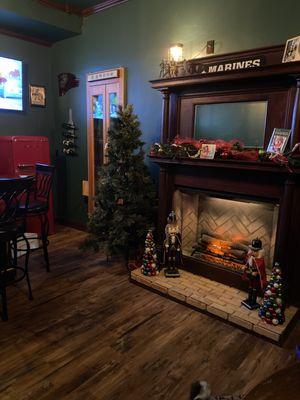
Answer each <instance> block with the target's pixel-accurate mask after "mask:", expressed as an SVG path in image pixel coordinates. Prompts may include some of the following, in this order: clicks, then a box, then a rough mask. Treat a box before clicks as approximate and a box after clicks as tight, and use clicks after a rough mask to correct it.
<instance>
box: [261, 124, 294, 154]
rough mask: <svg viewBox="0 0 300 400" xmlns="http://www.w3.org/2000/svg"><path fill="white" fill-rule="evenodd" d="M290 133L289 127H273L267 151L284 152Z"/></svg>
mask: <svg viewBox="0 0 300 400" xmlns="http://www.w3.org/2000/svg"><path fill="white" fill-rule="evenodd" d="M290 134H291V130H290V129H278V128H275V129H274V131H273V134H272V137H271V139H270V142H269V145H268V149H267V151H269V152H270V153H280V154H282V153H284V150H285V148H286V145H287V142H288V140H289V137H290Z"/></svg>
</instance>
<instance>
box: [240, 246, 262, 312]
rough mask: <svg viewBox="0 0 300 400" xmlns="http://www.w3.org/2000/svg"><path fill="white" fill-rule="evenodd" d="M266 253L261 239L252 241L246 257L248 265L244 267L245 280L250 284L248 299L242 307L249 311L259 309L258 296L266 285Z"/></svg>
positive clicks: (243, 302)
mask: <svg viewBox="0 0 300 400" xmlns="http://www.w3.org/2000/svg"><path fill="white" fill-rule="evenodd" d="M263 255H264V252H263V249H262V241H261V240H260V239H259V238H256V239H254V240H252V243H251V245H250V246H249V251H248V253H247V257H246V265H245V267H244V274H243V279H245V280H247V281H248V283H249V287H248V298H247V299H245V300H243V301H242V305H243V306H245V307H247V308H248V309H249V310H254V309H256V308H258V307H259V304H258V303H257V295H258V293H259V292H261V291H262V290H263V289H264V287H265V285H266V283H267V275H266V267H265V260H264V257H263Z"/></svg>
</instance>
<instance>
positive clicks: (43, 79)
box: [0, 35, 54, 149]
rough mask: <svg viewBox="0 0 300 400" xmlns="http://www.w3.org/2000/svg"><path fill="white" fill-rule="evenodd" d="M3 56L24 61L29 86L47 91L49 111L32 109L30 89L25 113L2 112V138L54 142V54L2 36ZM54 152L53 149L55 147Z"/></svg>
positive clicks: (1, 52)
mask: <svg viewBox="0 0 300 400" xmlns="http://www.w3.org/2000/svg"><path fill="white" fill-rule="evenodd" d="M0 43H1V46H0V55H1V56H3V57H10V58H16V59H19V60H22V61H23V62H24V64H25V70H26V72H25V75H26V76H27V84H30V83H31V84H36V85H42V86H45V87H46V95H47V107H46V108H39V107H30V106H29V101H28V86H27V84H26V83H25V85H26V86H25V91H26V96H27V99H26V100H25V111H24V112H11V111H2V110H1V111H0V118H1V123H0V135H2V136H3V135H42V136H48V137H49V138H50V140H51V139H52V136H53V135H52V134H53V130H54V111H53V96H52V89H53V87H52V82H51V81H52V52H51V49H49V48H48V47H43V46H39V45H36V44H34V43H30V42H25V41H24V40H19V39H15V38H12V37H9V36H4V35H0ZM52 148H53V149H54V146H53V145H52Z"/></svg>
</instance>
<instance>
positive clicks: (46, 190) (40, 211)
mask: <svg viewBox="0 0 300 400" xmlns="http://www.w3.org/2000/svg"><path fill="white" fill-rule="evenodd" d="M54 170H55V167H54V166H53V165H48V164H36V174H35V185H34V190H33V193H32V196H31V198H30V200H29V205H28V210H27V215H28V216H29V217H38V218H39V220H40V237H39V239H40V240H41V241H42V245H41V246H40V247H37V248H34V249H32V248H30V252H31V251H35V250H40V249H43V253H44V259H45V263H46V269H47V272H49V271H50V268H49V256H48V244H49V240H48V234H49V219H48V211H49V200H50V193H51V189H52V185H53V177H54ZM24 239H25V236H24Z"/></svg>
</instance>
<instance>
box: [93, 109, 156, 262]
mask: <svg viewBox="0 0 300 400" xmlns="http://www.w3.org/2000/svg"><path fill="white" fill-rule="evenodd" d="M141 134H142V132H141V130H140V123H139V120H138V118H137V116H136V115H135V114H133V107H132V106H131V105H129V106H127V107H126V108H122V107H119V110H118V116H117V118H116V119H115V121H114V123H113V127H112V128H111V129H110V131H109V144H108V164H107V165H103V166H101V167H100V171H99V178H98V182H97V194H96V196H95V208H94V211H93V213H92V214H91V215H90V217H89V222H88V232H89V236H88V238H87V240H86V242H85V245H86V246H87V247H93V248H94V249H95V250H96V251H97V250H99V249H102V250H104V251H105V252H106V254H109V255H113V254H123V255H125V256H126V257H128V256H129V255H130V252H132V251H133V250H137V249H138V248H139V247H140V246H141V245H142V243H143V241H144V238H145V234H146V232H147V230H148V229H149V228H150V227H151V226H153V222H154V218H155V205H156V194H155V187H154V184H153V181H152V179H151V177H150V175H149V172H148V169H147V167H146V165H145V163H144V155H145V153H144V150H143V145H144V143H143V142H142V141H141V139H140V137H141Z"/></svg>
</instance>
